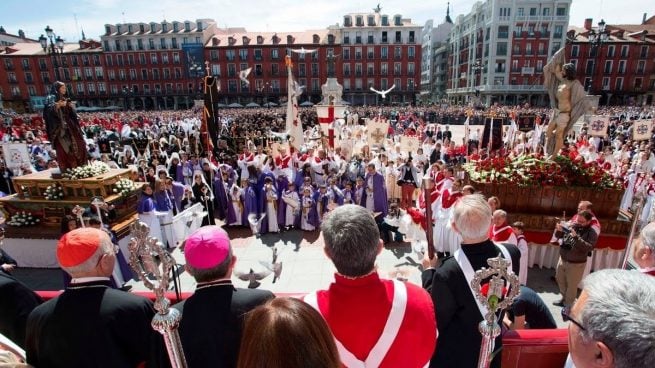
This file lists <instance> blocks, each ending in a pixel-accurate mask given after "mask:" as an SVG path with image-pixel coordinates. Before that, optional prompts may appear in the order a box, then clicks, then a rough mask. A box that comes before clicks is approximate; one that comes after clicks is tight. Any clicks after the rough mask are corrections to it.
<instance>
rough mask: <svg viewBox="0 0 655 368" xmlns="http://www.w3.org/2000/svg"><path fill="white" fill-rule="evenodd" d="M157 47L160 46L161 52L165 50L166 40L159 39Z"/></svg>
mask: <svg viewBox="0 0 655 368" xmlns="http://www.w3.org/2000/svg"><path fill="white" fill-rule="evenodd" d="M159 45H160V48H161V49H162V50H166V39H165V38H161V39H160V40H159Z"/></svg>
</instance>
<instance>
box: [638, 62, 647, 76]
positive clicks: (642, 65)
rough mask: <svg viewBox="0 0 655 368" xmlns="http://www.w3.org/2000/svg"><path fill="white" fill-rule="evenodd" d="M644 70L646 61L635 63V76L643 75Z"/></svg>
mask: <svg viewBox="0 0 655 368" xmlns="http://www.w3.org/2000/svg"><path fill="white" fill-rule="evenodd" d="M645 69H646V61H645V60H639V61H638V62H637V74H644V70H645Z"/></svg>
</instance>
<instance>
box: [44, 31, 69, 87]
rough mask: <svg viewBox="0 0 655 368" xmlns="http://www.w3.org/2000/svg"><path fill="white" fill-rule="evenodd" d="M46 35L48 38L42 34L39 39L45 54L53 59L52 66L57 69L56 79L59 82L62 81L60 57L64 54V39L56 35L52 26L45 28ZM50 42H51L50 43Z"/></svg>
mask: <svg viewBox="0 0 655 368" xmlns="http://www.w3.org/2000/svg"><path fill="white" fill-rule="evenodd" d="M45 33H46V35H47V37H46V36H44V35H43V34H41V37H39V43H40V44H41V47H42V48H43V52H44V53H46V55H48V56H50V58H51V59H52V64H53V66H54V69H55V78H56V79H57V80H58V81H61V80H62V79H61V75H60V74H59V56H60V55H61V54H63V53H64V39H63V38H61V36H57V35H55V31H53V30H52V28H50V26H46V27H45ZM48 41H50V42H49V43H48Z"/></svg>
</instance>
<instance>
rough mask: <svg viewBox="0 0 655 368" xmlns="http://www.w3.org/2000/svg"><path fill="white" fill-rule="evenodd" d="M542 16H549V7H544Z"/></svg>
mask: <svg viewBox="0 0 655 368" xmlns="http://www.w3.org/2000/svg"><path fill="white" fill-rule="evenodd" d="M542 14H543V15H544V16H549V15H550V8H544V9H543V13H542Z"/></svg>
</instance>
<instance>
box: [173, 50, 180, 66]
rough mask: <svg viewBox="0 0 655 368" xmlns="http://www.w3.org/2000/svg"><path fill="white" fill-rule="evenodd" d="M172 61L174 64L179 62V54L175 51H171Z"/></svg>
mask: <svg viewBox="0 0 655 368" xmlns="http://www.w3.org/2000/svg"><path fill="white" fill-rule="evenodd" d="M173 63H175V64H179V63H180V54H178V53H177V52H174V53H173Z"/></svg>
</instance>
